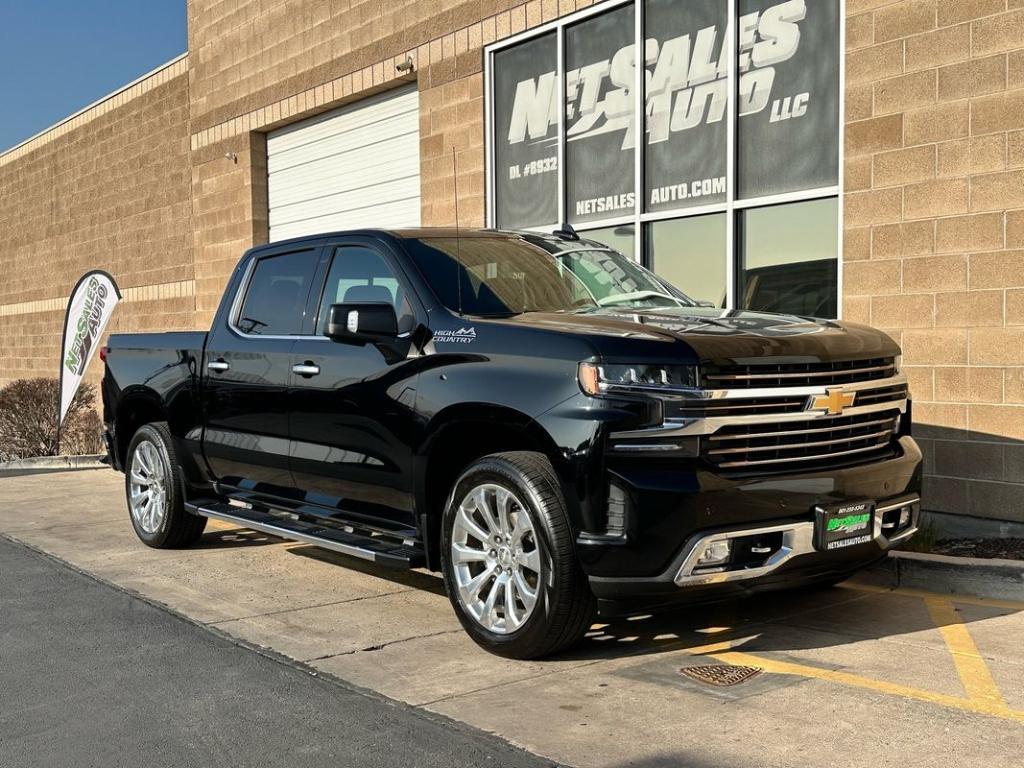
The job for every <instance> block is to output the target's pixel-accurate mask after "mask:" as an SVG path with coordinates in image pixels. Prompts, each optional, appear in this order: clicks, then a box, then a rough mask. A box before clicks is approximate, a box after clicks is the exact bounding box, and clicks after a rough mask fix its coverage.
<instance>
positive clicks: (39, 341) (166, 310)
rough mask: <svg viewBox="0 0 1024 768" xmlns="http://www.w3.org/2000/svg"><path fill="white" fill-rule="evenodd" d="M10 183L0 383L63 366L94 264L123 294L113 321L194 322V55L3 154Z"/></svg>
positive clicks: (1, 164) (2, 259)
mask: <svg viewBox="0 0 1024 768" xmlns="http://www.w3.org/2000/svg"><path fill="white" fill-rule="evenodd" d="M0 190H2V191H3V194H2V195H0V232H2V233H3V238H2V240H0V266H2V274H3V280H2V281H0V385H2V384H4V383H5V382H7V381H10V380H11V379H15V378H20V377H23V376H56V375H57V372H58V357H59V355H60V351H59V345H60V329H61V326H62V324H63V320H64V308H65V305H66V301H67V297H68V294H69V293H70V292H71V289H72V288H73V287H74V284H75V282H76V281H77V280H78V278H79V277H80V276H81V275H82V274H83V273H84V272H86V271H88V270H89V269H94V268H101V269H105V270H107V271H109V272H110V273H111V274H112V275H113V276H114V277H115V279H116V280H117V281H118V284H119V285H120V287H121V289H122V292H123V293H124V297H125V302H124V303H123V304H122V305H121V306H120V307H119V308H118V310H117V311H116V313H115V315H114V319H113V320H112V322H111V325H110V330H112V331H117V330H121V331H136V330H163V329H170V328H189V327H191V326H192V323H193V309H194V306H193V298H192V295H193V283H192V280H193V273H192V242H191V238H192V227H191V221H190V219H191V210H192V201H191V195H190V191H189V130H188V62H187V59H182V60H179V61H177V62H175V63H173V64H171V65H170V66H168V67H166V68H164V69H163V70H161V71H159V72H157V73H154V74H153V75H152V76H151V77H149V78H147V79H146V80H144V81H140V82H139V83H136V84H134V85H132V86H130V87H128V88H127V89H125V90H124V91H122V92H120V93H118V94H115V95H114V96H112V97H111V98H109V99H107V100H105V101H104V102H102V103H100V104H98V105H96V106H94V107H92V108H90V109H89V110H87V111H85V112H83V113H82V114H79V115H77V116H75V117H74V118H72V119H70V120H69V121H67V122H66V123H64V124H62V125H61V126H59V127H58V128H56V129H53V130H51V131H49V132H47V133H46V134H43V135H42V136H40V137H38V138H36V139H33V140H32V141H30V142H28V143H27V144H25V145H22V146H20V147H18V148H16V149H14V150H11V151H10V152H7V153H5V154H3V155H2V156H0ZM93 376H94V378H95V377H97V376H98V366H94V368H93Z"/></svg>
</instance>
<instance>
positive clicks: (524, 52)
mask: <svg viewBox="0 0 1024 768" xmlns="http://www.w3.org/2000/svg"><path fill="white" fill-rule="evenodd" d="M557 70H558V53H557V39H556V37H555V34H554V33H553V32H552V33H548V34H546V35H542V36H541V37H538V38H536V39H534V40H529V41H527V42H525V43H523V44H521V45H517V46H514V47H512V48H506V49H505V50H503V51H499V52H497V53H496V54H495V56H494V112H493V115H494V120H493V141H494V169H493V171H494V193H495V213H496V216H497V223H498V226H499V227H504V228H508V229H516V228H521V227H540V226H544V225H547V224H555V223H556V222H557V221H558V110H559V108H560V105H561V100H560V99H559V97H558V90H559V89H558V78H557Z"/></svg>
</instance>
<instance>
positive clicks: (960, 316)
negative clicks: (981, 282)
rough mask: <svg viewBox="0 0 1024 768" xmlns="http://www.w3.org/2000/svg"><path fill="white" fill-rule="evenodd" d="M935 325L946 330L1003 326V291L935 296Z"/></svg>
mask: <svg viewBox="0 0 1024 768" xmlns="http://www.w3.org/2000/svg"><path fill="white" fill-rule="evenodd" d="M935 324H936V325H937V326H941V327H946V328H976V327H978V326H988V325H994V326H1001V325H1002V324H1003V292H1002V291H957V292H955V293H940V294H937V295H936V296H935Z"/></svg>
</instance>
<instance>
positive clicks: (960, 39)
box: [876, 24, 971, 72]
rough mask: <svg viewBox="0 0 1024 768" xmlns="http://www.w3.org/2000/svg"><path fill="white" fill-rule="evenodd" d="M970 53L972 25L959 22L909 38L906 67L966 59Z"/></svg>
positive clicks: (941, 63) (915, 68) (915, 67)
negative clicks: (953, 25) (952, 25)
mask: <svg viewBox="0 0 1024 768" xmlns="http://www.w3.org/2000/svg"><path fill="white" fill-rule="evenodd" d="M876 47H877V46H876ZM970 55H971V25H970V24H958V25H957V26H955V27H946V28H944V29H939V30H936V31H935V32H928V33H927V34H923V35H915V36H914V37H909V38H907V40H906V56H905V67H906V71H907V72H913V71H915V70H918V69H928V68H929V67H938V66H942V65H943V64H952V63H953V62H955V61H965V60H966V59H968V58H969V57H970Z"/></svg>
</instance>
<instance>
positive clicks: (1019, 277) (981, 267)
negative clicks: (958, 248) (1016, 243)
mask: <svg viewBox="0 0 1024 768" xmlns="http://www.w3.org/2000/svg"><path fill="white" fill-rule="evenodd" d="M970 260H971V262H970V266H971V288H972V289H973V288H1016V287H1024V251H995V252H993V253H974V254H971V256H970Z"/></svg>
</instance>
